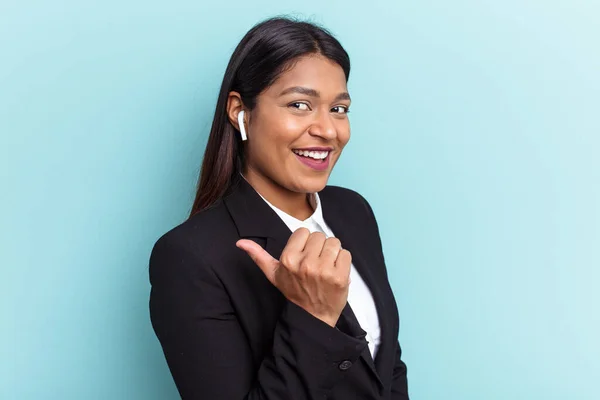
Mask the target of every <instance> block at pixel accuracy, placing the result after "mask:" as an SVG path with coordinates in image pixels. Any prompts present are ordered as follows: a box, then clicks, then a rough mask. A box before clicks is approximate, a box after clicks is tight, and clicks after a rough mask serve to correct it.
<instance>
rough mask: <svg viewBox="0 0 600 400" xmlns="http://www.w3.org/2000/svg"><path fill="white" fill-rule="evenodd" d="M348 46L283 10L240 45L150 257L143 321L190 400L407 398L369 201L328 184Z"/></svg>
mask: <svg viewBox="0 0 600 400" xmlns="http://www.w3.org/2000/svg"><path fill="white" fill-rule="evenodd" d="M349 72H350V60H349V58H348V54H347V53H346V51H345V50H344V49H343V48H342V46H341V45H340V43H339V42H338V41H337V40H336V39H335V38H334V37H332V36H331V35H330V34H329V33H328V32H327V31H325V30H324V29H322V28H320V27H318V26H315V25H314V24H311V23H306V22H297V21H293V20H290V19H286V18H275V19H269V20H267V21H264V22H262V23H260V24H258V25H256V26H255V27H254V28H252V29H251V30H250V31H249V32H248V33H247V34H246V36H244V38H243V39H242V41H241V42H240V44H239V45H238V46H237V48H236V49H235V51H234V53H233V55H232V57H231V60H230V61H229V65H228V66H227V70H226V72H225V76H224V79H223V84H222V86H221V91H220V93H219V98H218V101H217V107H216V111H215V115H214V120H213V124H212V128H211V132H210V137H209V139H208V144H207V147H206V152H205V155H204V161H203V164H202V172H201V176H200V180H199V188H198V192H197V196H196V200H195V202H194V205H193V209H192V213H191V216H190V217H189V219H188V220H187V221H185V222H184V223H182V224H181V225H179V226H177V227H176V228H174V229H172V230H171V231H169V232H168V233H166V234H165V235H163V236H162V237H161V238H160V239H159V240H158V241H157V243H156V244H155V246H154V248H153V250H152V255H151V258H150V281H151V284H152V291H151V295H150V313H151V320H152V324H153V327H154V330H155V332H156V335H157V336H158V339H159V340H160V343H161V345H162V348H163V350H164V354H165V357H166V360H167V363H168V365H169V368H170V370H171V373H172V375H173V377H174V379H175V383H176V385H177V388H178V389H179V392H180V394H181V396H182V398H184V399H210V400H212V399H219V400H220V399H223V400H242V399H248V400H258V399H261V400H276V399H277V400H308V399H311V400H313V399H340V400H342V399H343V400H348V399H393V400H400V399H403V400H404V399H408V392H407V380H406V366H405V364H404V363H403V362H402V361H401V358H400V356H401V350H400V345H399V343H398V328H399V320H398V311H397V307H396V303H395V301H394V296H393V293H392V290H391V289H390V286H389V282H388V277H387V272H386V266H385V263H384V257H383V253H382V246H381V241H380V237H379V231H378V227H377V222H376V221H375V217H374V215H373V211H372V209H371V207H370V206H369V204H368V203H367V201H366V200H365V199H364V198H363V197H361V196H360V195H359V194H358V193H356V192H353V191H351V190H348V189H344V188H341V187H334V186H326V185H327V180H328V178H329V175H330V174H331V171H332V169H333V166H334V165H335V163H336V162H337V160H338V159H339V157H340V155H341V153H342V150H343V148H344V146H345V145H346V144H347V143H348V140H349V139H350V124H349V121H348V109H349V107H350V96H349V94H348V91H347V86H346V83H347V81H348V75H349Z"/></svg>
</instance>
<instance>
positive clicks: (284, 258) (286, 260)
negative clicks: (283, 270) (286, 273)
mask: <svg viewBox="0 0 600 400" xmlns="http://www.w3.org/2000/svg"><path fill="white" fill-rule="evenodd" d="M279 261H280V262H281V263H282V264H283V265H285V266H286V267H291V266H292V265H294V257H293V256H292V255H291V254H290V253H288V252H284V253H283V254H282V255H281V258H280V259H279Z"/></svg>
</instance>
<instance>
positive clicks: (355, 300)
mask: <svg viewBox="0 0 600 400" xmlns="http://www.w3.org/2000/svg"><path fill="white" fill-rule="evenodd" d="M257 193H258V192H257ZM259 195H260V193H259ZM260 197H262V195H261V196H260ZM262 198H263V200H264V201H265V202H266V203H267V204H268V205H269V206H270V207H271V208H272V209H273V210H274V211H275V212H276V213H277V215H279V217H280V218H281V219H282V220H283V222H284V223H285V224H286V225H287V227H288V228H290V230H291V231H292V232H294V231H296V230H297V229H298V228H302V227H304V228H307V229H308V230H309V231H310V232H311V233H313V232H322V233H324V234H325V236H326V237H335V235H334V234H333V232H332V231H331V229H330V228H329V226H327V224H326V223H325V219H323V209H322V208H321V201H320V199H319V194H318V193H315V194H314V200H315V203H316V207H315V212H314V213H313V215H311V216H310V217H308V218H307V219H305V220H304V221H300V220H299V219H296V218H294V217H292V216H291V215H289V214H287V213H285V212H284V211H282V210H280V209H279V208H277V207H275V206H274V205H273V204H271V203H269V202H268V201H267V199H265V198H264V197H262ZM348 303H349V304H350V306H351V307H352V311H354V315H355V316H356V319H357V320H358V323H359V324H360V327H361V328H362V329H363V330H364V331H365V332H367V337H366V339H367V342H368V344H369V350H370V351H371V356H372V357H373V359H375V355H376V354H377V349H378V348H379V343H380V342H381V329H380V327H379V318H378V316H377V309H376V308H375V301H374V300H373V296H372V295H371V291H370V290H369V288H368V286H367V285H366V284H365V281H364V280H363V279H362V278H361V276H360V275H359V274H358V271H356V268H354V265H353V264H352V265H351V266H350V287H349V289H348Z"/></svg>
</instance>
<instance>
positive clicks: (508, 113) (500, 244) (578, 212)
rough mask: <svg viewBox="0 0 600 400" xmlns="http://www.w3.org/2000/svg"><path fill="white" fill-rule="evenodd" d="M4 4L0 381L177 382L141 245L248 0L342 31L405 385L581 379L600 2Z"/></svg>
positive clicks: (65, 386)
mask: <svg viewBox="0 0 600 400" xmlns="http://www.w3.org/2000/svg"><path fill="white" fill-rule="evenodd" d="M281 4H282V2H279V1H264V0H263V1H252V2H248V1H244V2H242V1H238V0H233V1H229V2H201V1H191V0H175V1H169V2H166V1H163V2H150V3H148V2H144V1H140V0H134V1H125V2H123V1H115V0H107V1H104V2H93V3H92V2H82V1H75V0H64V1H58V2H57V1H54V2H49V1H46V2H43V1H19V2H17V1H11V2H2V3H0V46H1V47H0V59H1V61H0V133H1V145H0V174H1V186H0V187H1V196H0V226H1V230H0V235H1V237H0V246H1V249H0V250H1V251H0V268H1V271H2V279H1V280H0V313H1V314H0V318H1V319H0V321H1V323H2V329H1V331H0V354H1V355H2V356H1V360H2V361H1V363H0V398H2V399H61V400H70V399H128V400H129V399H175V398H178V396H177V392H176V390H175V387H174V384H173V382H172V379H171V377H170V375H169V372H168V369H167V367H166V363H165V361H164V359H163V356H162V353H161V349H160V346H159V344H158V342H157V340H156V338H155V336H154V334H153V332H152V330H151V326H150V323H149V318H148V308H147V300H148V293H149V284H148V278H147V262H148V256H149V253H150V249H151V246H152V244H153V243H154V241H155V240H156V239H157V237H159V236H160V235H161V234H162V233H164V232H165V231H167V230H168V229H170V228H171V227H173V226H174V225H176V224H178V223H179V222H181V221H182V220H183V219H184V218H185V217H186V215H187V213H188V211H189V208H190V205H191V201H192V196H193V192H194V185H195V181H196V178H197V175H198V169H199V165H200V162H201V157H202V154H203V148H204V145H205V143H206V137H207V132H208V129H209V127H210V123H211V118H212V113H213V111H214V105H215V101H216V96H217V91H218V88H219V86H220V82H221V78H222V75H223V72H224V69H225V66H226V63H227V61H228V58H229V56H230V54H231V52H232V51H233V49H234V47H235V45H236V44H237V42H238V41H239V39H241V37H242V36H243V34H244V33H245V32H246V31H247V30H248V29H249V28H250V27H251V26H252V25H253V24H254V23H256V22H257V21H259V20H261V19H262V18H264V17H267V16H272V15H275V14H280V13H289V12H296V13H297V14H296V15H300V16H304V17H308V18H311V19H312V20H314V21H317V22H320V23H323V24H325V25H326V26H327V27H328V28H330V29H331V30H332V31H333V32H334V33H335V34H336V35H337V36H338V38H339V39H340V40H341V41H342V43H343V44H344V45H345V47H346V48H347V50H348V51H349V53H350V55H351V57H352V61H353V70H352V73H351V78H350V91H351V95H352V97H353V109H352V114H351V116H350V118H351V121H352V132H353V137H352V140H351V141H350V144H349V145H348V147H347V149H346V151H345V154H344V155H343V156H342V159H341V161H340V163H339V164H338V166H337V167H336V170H335V172H334V174H333V176H332V179H331V183H333V184H338V185H343V186H348V187H351V188H354V189H356V190H358V191H360V192H361V193H362V194H363V195H365V196H366V197H367V199H368V200H369V201H370V202H371V204H372V205H373V208H374V210H375V213H376V215H377V217H378V220H379V223H380V227H381V235H382V238H383V241H384V249H385V255H386V259H387V264H388V268H389V271H390V279H391V283H392V286H393V288H394V291H395V293H396V296H397V300H398V303H399V308H400V315H401V332H400V339H401V343H402V345H403V348H404V359H405V361H406V363H407V364H408V368H409V370H408V371H409V385H410V392H411V395H412V399H426V400H428V399H453V400H454V399H456V400H479V399H483V400H495V399H499V400H500V399H503V400H504V399H513V400H516V399H524V400H535V399H544V400H548V399H561V400H562V399H576V400H584V399H590V400H591V399H598V398H600V397H599V396H600V395H598V393H596V391H597V389H596V385H597V382H598V380H599V378H600V362H599V359H600V344H599V338H600V312H599V311H598V306H599V305H600V294H599V289H598V287H599V283H600V273H599V270H600V157H599V156H598V151H599V150H598V148H599V146H600V123H599V115H598V114H599V113H598V111H599V108H600V107H599V106H600V78H599V73H598V72H599V71H600V52H599V51H598V40H599V38H600V27H599V24H598V20H597V16H598V14H599V12H600V5H599V4H598V3H593V2H592V1H584V0H578V1H575V0H571V1H567V0H564V1H542V0H528V1H523V0H521V1H517V0H505V1H502V2H499V1H491V0H490V1H488V0H477V1H476V0H471V1H468V0H457V1H454V2H448V1H442V0H437V1H435V0H429V1H418V2H413V1H410V2H409V1H392V0H388V1H369V2H357V3H353V2H349V1H326V2H324V1H316V0H309V1H304V2H299V3H296V4H294V5H292V6H283V5H281Z"/></svg>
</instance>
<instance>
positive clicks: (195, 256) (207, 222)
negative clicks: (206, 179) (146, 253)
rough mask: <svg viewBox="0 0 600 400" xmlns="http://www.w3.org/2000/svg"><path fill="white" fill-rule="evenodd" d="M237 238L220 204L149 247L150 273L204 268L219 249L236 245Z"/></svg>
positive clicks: (164, 235)
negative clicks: (166, 269) (158, 270)
mask: <svg viewBox="0 0 600 400" xmlns="http://www.w3.org/2000/svg"><path fill="white" fill-rule="evenodd" d="M236 237H237V231H236V228H235V225H234V224H233V220H232V219H231V216H230V215H229V213H228V211H227V209H226V207H225V205H224V204H223V202H222V201H219V202H217V203H216V204H215V205H214V206H212V207H211V208H209V209H206V210H203V211H201V212H199V213H197V214H195V215H193V216H191V217H189V218H188V219H187V220H185V221H184V222H182V223H180V224H179V225H177V226H175V227H173V228H171V229H170V230H168V231H167V232H166V233H164V234H162V235H161V236H160V237H159V238H158V239H157V240H156V242H155V243H154V245H153V246H152V251H151V254H150V270H151V272H152V270H157V269H163V268H164V267H165V266H168V268H169V269H173V268H174V269H178V268H185V269H188V268H190V267H191V268H192V269H197V268H198V267H206V266H208V265H209V264H211V258H212V256H213V255H214V254H215V253H218V252H219V249H222V246H225V245H228V244H229V245H231V244H232V243H233V244H235V240H236ZM230 242H231V243H230Z"/></svg>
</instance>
